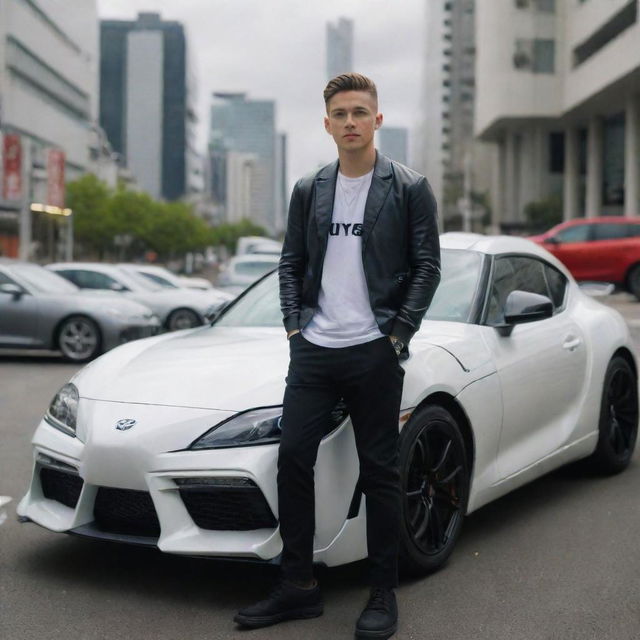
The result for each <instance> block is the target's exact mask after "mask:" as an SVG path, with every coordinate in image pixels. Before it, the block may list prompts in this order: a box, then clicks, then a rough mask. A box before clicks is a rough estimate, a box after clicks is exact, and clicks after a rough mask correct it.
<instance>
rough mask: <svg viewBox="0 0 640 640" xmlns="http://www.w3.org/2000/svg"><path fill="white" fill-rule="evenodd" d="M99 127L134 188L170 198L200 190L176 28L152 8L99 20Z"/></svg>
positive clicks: (183, 47)
mask: <svg viewBox="0 0 640 640" xmlns="http://www.w3.org/2000/svg"><path fill="white" fill-rule="evenodd" d="M100 36H101V39H100V50H101V60H100V124H101V125H102V127H103V128H104V130H105V132H106V133H107V136H108V138H109V140H110V142H111V144H112V146H113V149H114V150H115V151H117V152H118V153H120V154H122V155H123V156H124V158H125V159H126V163H127V166H128V167H129V168H130V169H131V170H132V171H133V173H134V175H135V177H136V179H137V182H138V185H139V186H140V187H141V188H142V189H143V190H145V191H147V192H148V193H149V194H151V195H152V196H153V197H156V198H165V199H167V200H175V199H177V198H181V197H183V196H186V195H190V194H193V193H197V192H198V191H200V190H201V189H202V185H201V184H200V181H201V171H200V168H199V159H198V154H197V153H196V151H195V148H194V138H195V133H194V128H195V123H196V116H195V108H194V106H193V101H194V98H195V96H194V93H195V91H194V83H193V76H192V75H191V74H190V69H189V59H188V54H187V42H186V38H185V34H184V29H183V26H182V25H181V24H180V23H178V22H167V21H163V20H161V18H160V15H159V14H157V13H140V14H139V15H138V19H137V20H136V21H122V20H104V21H102V22H101V25H100Z"/></svg>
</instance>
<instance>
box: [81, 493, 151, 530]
mask: <svg viewBox="0 0 640 640" xmlns="http://www.w3.org/2000/svg"><path fill="white" fill-rule="evenodd" d="M93 517H94V518H95V522H96V525H97V526H98V527H99V528H100V529H101V530H102V531H106V532H108V533H120V534H123V535H133V536H147V537H158V536H159V535H160V522H159V521H158V515H157V514H156V509H155V507H154V506H153V500H151V496H150V495H149V494H148V493H147V492H146V491H133V490H131V489H113V488H111V487H100V488H99V489H98V493H97V495H96V501H95V504H94V507H93Z"/></svg>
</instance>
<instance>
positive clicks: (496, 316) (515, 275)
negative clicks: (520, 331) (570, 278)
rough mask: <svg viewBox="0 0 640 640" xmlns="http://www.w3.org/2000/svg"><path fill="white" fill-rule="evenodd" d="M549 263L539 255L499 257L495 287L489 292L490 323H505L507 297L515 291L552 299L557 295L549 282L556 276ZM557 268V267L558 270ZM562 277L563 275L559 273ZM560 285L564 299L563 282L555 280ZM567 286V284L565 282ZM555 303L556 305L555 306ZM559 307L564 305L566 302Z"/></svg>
mask: <svg viewBox="0 0 640 640" xmlns="http://www.w3.org/2000/svg"><path fill="white" fill-rule="evenodd" d="M545 266H546V264H545V263H543V262H542V261H541V260H537V259H536V258H528V257H525V256H504V257H499V258H496V260H495V263H494V267H493V274H492V277H491V286H490V293H489V307H488V311H487V319H486V322H487V324H489V325H495V324H502V323H504V321H505V320H504V308H505V304H506V302H507V298H508V296H509V294H510V293H511V292H512V291H527V292H529V293H537V294H538V295H541V296H547V297H548V298H550V299H551V300H552V301H553V300H554V295H553V293H552V291H550V286H549V285H548V281H549V277H551V278H552V279H554V278H555V276H554V275H553V274H551V276H550V275H549V272H548V271H547V270H546V268H545ZM554 271H555V270H554ZM557 273H558V275H559V276H561V277H563V276H562V274H560V273H559V272H557ZM554 286H555V287H556V290H555V291H556V293H555V295H556V300H559V299H560V295H562V301H564V289H563V290H562V292H561V291H560V289H561V283H559V282H558V281H557V278H556V279H555V280H554ZM565 286H566V283H565ZM555 306H556V305H555V303H554V307H555ZM558 306H562V302H560V304H559V305H558Z"/></svg>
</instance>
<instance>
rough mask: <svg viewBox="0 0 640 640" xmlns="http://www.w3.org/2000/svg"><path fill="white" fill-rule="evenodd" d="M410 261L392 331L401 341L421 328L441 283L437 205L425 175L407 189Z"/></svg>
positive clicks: (410, 336) (408, 338)
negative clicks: (406, 280)
mask: <svg viewBox="0 0 640 640" xmlns="http://www.w3.org/2000/svg"><path fill="white" fill-rule="evenodd" d="M409 265H410V268H411V276H410V280H409V284H408V286H407V290H406V294H405V297H404V300H403V301H402V304H401V305H400V309H399V311H398V315H397V316H396V319H395V321H394V324H393V329H392V331H391V333H392V335H394V336H397V337H398V338H400V339H401V340H402V341H403V342H409V340H410V339H411V338H412V336H413V334H414V333H415V332H416V331H417V330H418V329H419V328H420V323H421V322H422V318H423V316H424V314H425V313H426V311H427V309H428V308H429V305H430V304H431V300H432V299H433V296H434V294H435V292H436V289H437V288H438V284H439V283H440V240H439V238H438V216H437V206H436V200H435V198H434V196H433V193H432V191H431V188H430V187H429V183H428V182H427V180H426V178H424V177H422V178H421V179H420V180H418V181H417V182H416V183H415V184H413V185H412V186H411V187H410V189H409Z"/></svg>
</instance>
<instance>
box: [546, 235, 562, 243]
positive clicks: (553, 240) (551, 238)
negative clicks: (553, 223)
mask: <svg viewBox="0 0 640 640" xmlns="http://www.w3.org/2000/svg"><path fill="white" fill-rule="evenodd" d="M544 244H553V245H558V244H560V240H558V238H557V237H556V236H549V237H548V238H545V239H544Z"/></svg>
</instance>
